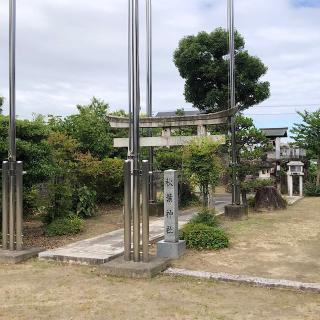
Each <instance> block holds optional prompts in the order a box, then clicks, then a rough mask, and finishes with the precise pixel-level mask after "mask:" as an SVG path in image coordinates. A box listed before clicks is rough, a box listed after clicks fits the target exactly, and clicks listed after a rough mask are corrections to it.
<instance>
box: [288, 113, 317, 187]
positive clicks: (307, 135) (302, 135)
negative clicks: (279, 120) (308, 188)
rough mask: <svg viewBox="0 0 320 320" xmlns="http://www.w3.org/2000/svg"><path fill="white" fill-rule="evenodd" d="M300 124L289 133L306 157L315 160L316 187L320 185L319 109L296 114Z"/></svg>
mask: <svg viewBox="0 0 320 320" xmlns="http://www.w3.org/2000/svg"><path fill="white" fill-rule="evenodd" d="M298 114H299V115H300V116H301V118H302V123H299V124H296V123H295V124H294V127H293V129H292V130H291V132H292V133H293V137H292V138H293V139H294V140H295V141H296V143H297V145H298V146H300V147H301V148H304V149H306V150H307V152H308V156H309V157H311V158H315V159H317V167H318V168H317V182H316V184H317V186H319V185H320V109H319V110H317V111H315V112H308V111H304V112H298Z"/></svg>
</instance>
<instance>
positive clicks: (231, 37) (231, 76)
mask: <svg viewBox="0 0 320 320" xmlns="http://www.w3.org/2000/svg"><path fill="white" fill-rule="evenodd" d="M228 25H229V53H230V61H229V82H230V84H229V86H230V108H232V109H233V108H235V106H236V83H235V47H234V1H233V0H228ZM231 148H232V204H240V194H238V193H239V192H238V181H237V180H238V178H237V150H236V115H234V116H232V118H231Z"/></svg>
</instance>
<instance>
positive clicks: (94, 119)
mask: <svg viewBox="0 0 320 320" xmlns="http://www.w3.org/2000/svg"><path fill="white" fill-rule="evenodd" d="M77 109H78V111H79V113H78V114H74V115H71V116H68V117H66V118H65V119H61V118H59V117H58V118H57V117H51V118H50V121H49V124H50V126H51V128H52V129H53V130H57V131H62V132H64V133H65V134H67V135H68V136H70V137H71V138H73V139H76V140H77V141H78V142H79V150H80V151H81V152H82V153H87V152H90V153H91V154H92V155H93V156H95V157H98V158H100V159H102V158H104V157H105V156H110V155H111V154H112V152H113V146H112V134H111V128H110V125H109V123H108V121H107V118H106V117H107V114H108V109H109V106H108V104H107V103H105V102H104V101H101V100H98V99H96V98H93V99H92V100H91V102H90V104H88V105H78V106H77Z"/></svg>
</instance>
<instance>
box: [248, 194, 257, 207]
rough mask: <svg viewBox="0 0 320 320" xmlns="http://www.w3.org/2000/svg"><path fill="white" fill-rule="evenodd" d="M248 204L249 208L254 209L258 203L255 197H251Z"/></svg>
mask: <svg viewBox="0 0 320 320" xmlns="http://www.w3.org/2000/svg"><path fill="white" fill-rule="evenodd" d="M247 203H248V207H249V208H253V207H254V205H255V203H256V201H255V199H254V197H252V196H251V197H248V199H247Z"/></svg>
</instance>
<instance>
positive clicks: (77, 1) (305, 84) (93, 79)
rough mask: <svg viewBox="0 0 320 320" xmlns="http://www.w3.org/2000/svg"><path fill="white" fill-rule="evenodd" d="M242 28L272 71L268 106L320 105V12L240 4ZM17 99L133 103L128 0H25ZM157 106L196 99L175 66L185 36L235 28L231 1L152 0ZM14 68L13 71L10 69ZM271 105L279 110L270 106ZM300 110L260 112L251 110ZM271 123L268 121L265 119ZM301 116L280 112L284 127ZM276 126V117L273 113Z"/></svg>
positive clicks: (62, 110) (3, 79)
mask: <svg viewBox="0 0 320 320" xmlns="http://www.w3.org/2000/svg"><path fill="white" fill-rule="evenodd" d="M140 4H141V5H140V8H141V25H140V27H141V89H142V108H144V97H145V92H144V91H145V78H144V72H145V62H144V61H145V46H144V39H145V24H144V9H145V8H144V1H141V0H140ZM235 4H236V25H237V29H238V30H239V31H240V33H241V34H243V35H244V37H245V39H246V44H247V48H248V50H249V52H250V53H252V54H254V55H257V56H259V57H260V58H261V59H262V61H263V62H264V63H265V64H266V65H267V66H268V67H269V71H268V75H267V76H266V79H267V80H269V81H270V82H271V89H272V92H271V93H272V96H271V98H270V100H269V101H266V102H265V103H264V104H265V105H277V104H282V105H288V104H301V105H302V106H307V105H306V104H307V103H318V102H320V93H319V90H318V87H319V81H320V76H319V72H318V70H319V69H320V62H319V61H318V57H319V56H320V34H319V32H318V30H319V28H320V10H319V8H306V7H302V8H301V7H297V6H294V5H293V4H292V3H291V2H290V1H289V0H269V1H263V0H236V1H235ZM17 10H18V11H17V12H18V15H17V19H18V26H17V27H18V34H17V40H18V48H17V49H18V51H17V90H18V91H17V98H18V100H17V101H18V105H17V107H18V111H17V113H18V114H19V115H20V116H22V117H31V115H32V113H34V112H39V113H44V114H47V113H52V114H60V115H66V114H70V113H72V112H74V111H75V106H76V104H78V103H86V102H88V101H89V99H90V98H91V97H92V96H93V95H95V96H97V97H100V98H103V99H105V100H106V101H108V102H109V103H110V105H111V106H112V108H113V109H116V108H125V107H126V105H127V74H126V73H127V0H91V1H85V0H68V1H66V0H58V1H57V0H55V1H52V0H41V1H40V0H28V1H19V0H18V1H17ZM153 16H154V109H155V110H157V111H159V110H171V109H175V108H177V107H181V106H185V107H187V108H190V107H191V106H190V105H187V104H186V103H185V101H184V97H183V86H184V83H183V80H182V79H181V78H180V76H179V74H178V71H177V70H176V68H175V66H174V64H173V62H172V55H173V51H174V50H175V48H176V47H177V45H178V42H179V40H180V39H181V38H182V37H183V36H185V35H189V34H195V33H197V32H199V31H202V30H205V31H211V30H213V29H214V28H216V27H218V26H222V27H226V25H227V19H226V1H218V0H212V1H208V0H201V1H200V0H161V1H160V0H158V1H156V0H153ZM7 41H8V4H7V2H3V1H2V2H1V3H0V46H1V48H2V50H1V51H0V70H2V72H1V73H0V93H1V94H3V95H5V96H6V97H7V96H8V93H7V92H8V73H7V70H8V53H7V50H4V49H5V48H7V47H8V46H7ZM4 71H5V72H4ZM270 110H271V111H270ZM287 111H288V112H291V113H292V111H294V109H293V108H288V109H286V108H282V109H278V110H277V109H261V110H259V109H252V110H250V114H252V113H271V112H274V113H277V112H287ZM256 119H257V122H258V123H259V125H263V126H268V119H269V118H266V117H264V118H263V120H261V117H258V118H256ZM288 121H289V122H290V121H292V120H290V119H288V117H282V118H281V117H279V119H278V120H277V121H276V122H277V123H279V124H285V123H286V122H288ZM272 123H275V121H274V119H273V120H272Z"/></svg>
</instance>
